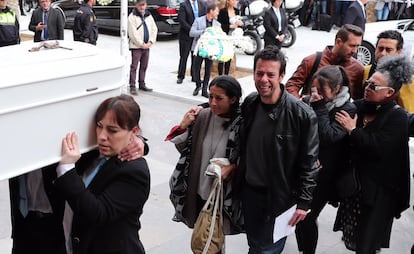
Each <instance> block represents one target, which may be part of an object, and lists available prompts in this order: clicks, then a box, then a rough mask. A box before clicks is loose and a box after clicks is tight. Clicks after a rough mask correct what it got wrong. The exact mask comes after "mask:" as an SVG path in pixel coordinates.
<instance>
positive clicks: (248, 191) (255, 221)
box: [242, 184, 286, 254]
mask: <svg viewBox="0 0 414 254" xmlns="http://www.w3.org/2000/svg"><path fill="white" fill-rule="evenodd" d="M243 188H244V189H243V194H242V195H243V212H244V222H245V229H246V235H247V242H248V244H249V254H279V253H281V252H282V251H283V248H284V247H285V242H286V237H284V238H282V239H280V240H279V241H277V242H276V243H273V229H274V224H275V218H271V217H269V216H268V215H267V207H266V204H267V198H266V193H267V191H266V190H265V189H258V188H254V187H250V186H249V185H248V184H246V185H245V186H244V187H243Z"/></svg>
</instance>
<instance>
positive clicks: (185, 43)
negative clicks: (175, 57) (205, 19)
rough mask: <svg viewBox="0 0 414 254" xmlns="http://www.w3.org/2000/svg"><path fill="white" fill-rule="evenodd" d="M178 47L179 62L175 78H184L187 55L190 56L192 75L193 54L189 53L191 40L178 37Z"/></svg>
mask: <svg viewBox="0 0 414 254" xmlns="http://www.w3.org/2000/svg"><path fill="white" fill-rule="evenodd" d="M178 43H179V47H180V62H179V64H178V74H177V78H179V79H184V77H185V71H186V69H187V59H188V55H190V57H191V76H192V77H193V64H194V60H193V54H190V52H191V45H192V44H193V40H192V39H190V40H187V39H179V40H178Z"/></svg>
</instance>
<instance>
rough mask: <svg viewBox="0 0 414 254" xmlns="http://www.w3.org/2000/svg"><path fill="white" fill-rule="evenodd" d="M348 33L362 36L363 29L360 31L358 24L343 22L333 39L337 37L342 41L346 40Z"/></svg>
mask: <svg viewBox="0 0 414 254" xmlns="http://www.w3.org/2000/svg"><path fill="white" fill-rule="evenodd" d="M349 34H353V35H355V36H363V35H364V31H362V29H361V28H360V27H359V26H356V25H352V24H345V25H343V26H342V27H341V28H340V29H339V30H338V32H337V33H336V35H335V40H336V39H338V38H339V39H341V40H342V41H343V42H346V41H347V40H348V39H349Z"/></svg>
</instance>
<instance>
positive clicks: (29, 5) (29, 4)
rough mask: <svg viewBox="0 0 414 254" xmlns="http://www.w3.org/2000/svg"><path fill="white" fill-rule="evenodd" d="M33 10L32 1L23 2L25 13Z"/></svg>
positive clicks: (25, 0)
mask: <svg viewBox="0 0 414 254" xmlns="http://www.w3.org/2000/svg"><path fill="white" fill-rule="evenodd" d="M31 9H32V1H31V0H23V10H24V11H25V12H30V10H31Z"/></svg>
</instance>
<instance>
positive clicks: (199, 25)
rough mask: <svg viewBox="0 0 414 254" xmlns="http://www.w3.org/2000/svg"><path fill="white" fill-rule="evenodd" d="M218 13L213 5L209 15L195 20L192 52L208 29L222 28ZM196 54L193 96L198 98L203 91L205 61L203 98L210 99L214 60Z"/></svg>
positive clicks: (212, 4) (210, 7)
mask: <svg viewBox="0 0 414 254" xmlns="http://www.w3.org/2000/svg"><path fill="white" fill-rule="evenodd" d="M218 13H219V8H218V6H217V5H216V4H215V3H211V4H209V5H208V6H207V14H206V15H204V16H201V17H199V18H197V19H195V20H194V23H193V25H192V26H191V29H190V36H191V37H193V38H194V40H193V45H192V46H191V50H192V51H194V49H195V47H196V45H197V42H198V40H199V39H200V36H201V35H202V34H203V33H204V32H205V31H206V29H207V28H208V27H212V26H218V27H220V23H219V22H218V21H217V20H216V19H217V16H218ZM195 53H196V55H195V56H194V78H195V80H196V88H195V89H194V91H193V96H197V95H198V93H199V92H200V90H201V78H200V75H201V74H200V71H201V65H202V63H203V61H204V79H203V90H202V92H201V96H203V97H206V98H208V92H207V89H208V83H209V81H210V74H211V66H212V65H213V60H210V59H208V58H203V57H201V56H199V55H198V52H195Z"/></svg>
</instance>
